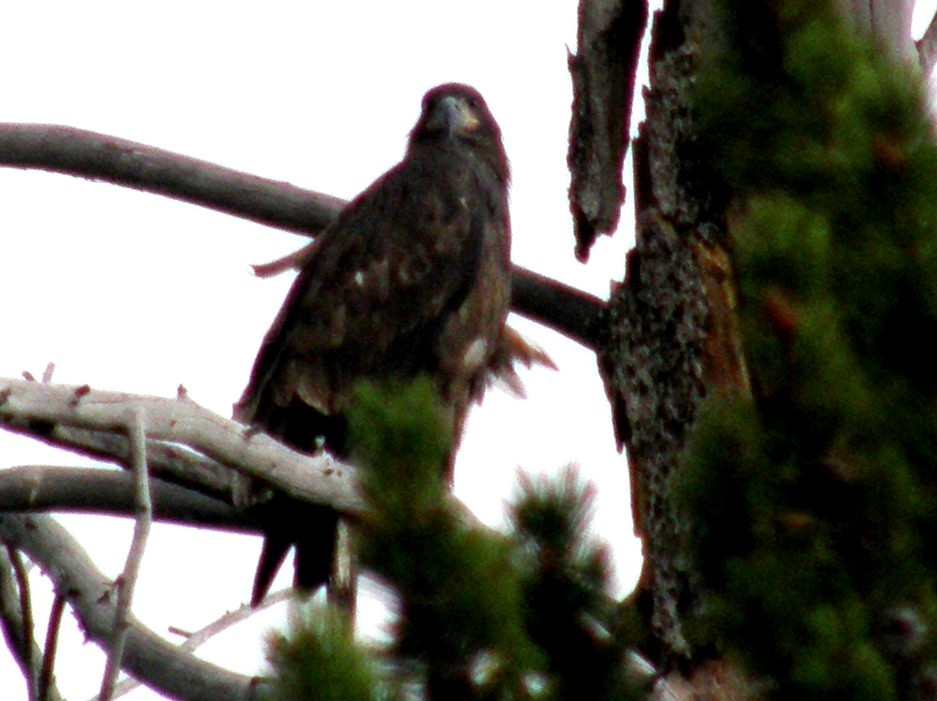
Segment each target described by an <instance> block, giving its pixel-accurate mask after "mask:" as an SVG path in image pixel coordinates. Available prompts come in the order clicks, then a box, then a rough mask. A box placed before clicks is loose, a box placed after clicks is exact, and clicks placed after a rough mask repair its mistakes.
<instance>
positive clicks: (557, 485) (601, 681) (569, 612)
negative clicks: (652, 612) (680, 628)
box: [512, 467, 641, 701]
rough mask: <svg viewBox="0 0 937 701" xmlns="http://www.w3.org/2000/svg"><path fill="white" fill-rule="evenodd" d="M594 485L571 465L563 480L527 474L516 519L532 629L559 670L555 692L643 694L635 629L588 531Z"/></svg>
mask: <svg viewBox="0 0 937 701" xmlns="http://www.w3.org/2000/svg"><path fill="white" fill-rule="evenodd" d="M593 498H594V490H593V489H592V488H591V487H586V486H584V485H582V483H581V482H580V480H579V478H578V475H577V473H576V470H575V469H574V468H573V467H568V468H567V469H566V470H565V472H564V473H563V475H561V477H560V478H559V479H556V480H549V481H548V480H545V479H531V478H527V477H523V476H522V478H521V491H520V494H519V495H518V498H517V499H516V501H515V503H514V505H513V509H512V522H513V525H514V529H515V531H516V532H517V534H518V537H519V539H520V544H521V547H522V549H523V552H524V553H525V555H526V556H527V557H528V558H529V560H530V562H529V563H528V565H527V567H526V568H525V570H526V572H527V577H526V582H525V591H526V602H527V629H528V631H529V633H530V636H531V638H532V640H533V641H534V642H535V643H536V644H537V646H538V647H539V648H540V649H541V650H542V651H543V653H544V655H545V657H546V668H547V669H549V670H550V671H551V673H552V675H553V680H554V682H553V683H554V688H553V689H552V692H553V694H552V698H556V699H594V700H595V701H611V700H612V699H620V700H622V701H625V700H627V699H637V698H641V696H640V695H639V694H638V688H637V687H636V685H635V683H634V680H632V679H628V678H627V675H626V673H625V666H624V665H623V664H622V660H623V659H624V658H625V654H626V650H625V646H626V645H633V644H634V642H635V640H636V632H635V630H634V629H633V628H631V627H630V626H628V625H627V622H624V621H622V620H620V619H619V618H618V617H617V614H616V612H615V610H614V609H613V608H612V606H611V604H610V602H609V600H608V599H607V597H606V596H605V595H604V588H605V583H606V582H607V581H608V574H609V570H608V568H609V564H608V554H607V552H606V551H605V549H604V548H602V547H598V546H596V545H595V544H593V543H592V542H590V539H589V538H588V537H587V528H588V523H589V516H590V510H591V507H592V501H593Z"/></svg>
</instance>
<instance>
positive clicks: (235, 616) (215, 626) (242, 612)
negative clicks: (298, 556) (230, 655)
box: [88, 589, 295, 701]
mask: <svg viewBox="0 0 937 701" xmlns="http://www.w3.org/2000/svg"><path fill="white" fill-rule="evenodd" d="M293 596H295V591H294V590H293V589H281V590H280V591H278V592H274V593H272V594H267V596H265V597H264V598H263V600H262V601H261V602H260V603H259V604H257V606H251V605H250V604H244V605H243V606H239V607H238V608H236V609H235V610H234V611H228V612H226V613H225V614H224V615H223V616H221V617H220V618H218V619H217V620H215V621H212V622H211V623H209V624H208V625H207V626H205V627H204V628H200V629H199V630H197V631H195V632H194V633H182V632H180V631H175V630H172V629H170V630H171V631H172V632H175V633H177V634H178V635H184V636H185V642H183V643H182V644H181V645H180V646H179V649H180V650H185V651H186V652H194V651H195V650H197V649H198V648H199V647H200V646H201V645H203V644H205V643H207V642H208V641H209V640H211V639H212V638H213V637H215V636H216V635H219V634H220V633H223V632H224V631H226V630H228V629H229V628H232V627H233V626H235V625H237V624H238V623H240V622H241V621H246V620H247V619H248V618H250V617H251V616H253V615H254V614H256V613H259V612H261V611H264V610H266V609H268V608H270V607H271V606H275V605H276V604H279V603H280V602H283V601H287V600H289V599H291V598H292V597H293ZM138 686H140V682H138V681H137V680H136V679H132V678H130V677H128V678H126V679H123V680H122V681H121V682H120V683H119V684H118V685H117V687H116V688H115V689H114V696H113V698H115V699H116V698H119V697H121V696H123V695H125V694H129V693H130V692H131V691H133V690H134V689H136V688H137V687H138ZM96 699H97V697H95V698H94V699H89V700H88V701H96Z"/></svg>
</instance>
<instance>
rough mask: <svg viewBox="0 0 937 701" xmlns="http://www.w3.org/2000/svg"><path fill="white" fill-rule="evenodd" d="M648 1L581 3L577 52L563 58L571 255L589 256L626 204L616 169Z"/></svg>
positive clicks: (587, 0) (621, 160)
mask: <svg viewBox="0 0 937 701" xmlns="http://www.w3.org/2000/svg"><path fill="white" fill-rule="evenodd" d="M646 24H647V3H646V2H644V1H641V0H581V2H580V3H579V35H578V46H577V53H576V54H575V55H572V54H570V56H569V72H570V74H571V75H572V79H573V115H572V120H571V122H570V127H569V155H568V158H567V160H568V163H569V170H570V173H571V174H572V182H571V184H570V188H569V207H570V211H571V212H572V214H573V219H574V221H575V235H576V257H577V258H578V259H579V260H581V261H585V260H586V259H587V258H588V257H589V249H590V248H591V247H592V244H593V242H594V241H595V238H596V236H598V235H599V234H610V233H611V232H612V231H613V230H614V229H615V227H616V226H617V224H618V215H619V211H620V210H621V205H622V202H624V199H625V188H624V186H623V185H622V182H621V169H622V164H623V163H624V159H625V152H626V151H627V148H628V131H629V128H630V124H631V102H632V95H633V94H634V82H635V70H636V66H637V62H638V55H639V53H640V49H641V37H642V36H643V35H644V28H645V26H646Z"/></svg>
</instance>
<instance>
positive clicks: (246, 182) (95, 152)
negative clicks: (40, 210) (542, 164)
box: [0, 123, 605, 350]
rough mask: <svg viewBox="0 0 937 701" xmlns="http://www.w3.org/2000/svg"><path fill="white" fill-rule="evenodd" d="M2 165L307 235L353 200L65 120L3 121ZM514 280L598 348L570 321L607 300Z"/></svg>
mask: <svg viewBox="0 0 937 701" xmlns="http://www.w3.org/2000/svg"><path fill="white" fill-rule="evenodd" d="M0 166H10V167H15V168H35V169H39V170H45V171H50V172H55V173H62V174H66V175H76V176H79V177H84V178H91V179H93V180H101V181H104V182H109V183H111V184H113V185H120V186H122V187H129V188H133V189H136V190H141V191H143V192H151V193H154V194H158V195H164V196H166V197H172V198H174V199H178V200H182V201H184V202H189V203H191V204H196V205H199V206H202V207H207V208H209V209H215V210H217V211H220V212H224V213H226V214H231V215H234V216H237V217H241V218H244V219H249V220H250V221H254V222H257V223H259V224H265V225H267V226H272V227H276V228H279V229H284V230H286V231H291V232H294V233H298V234H304V235H306V236H313V235H315V234H317V233H318V232H319V231H321V230H322V229H323V228H324V227H325V226H327V225H328V224H329V222H331V221H332V219H333V218H334V217H335V216H336V215H337V214H338V213H339V212H340V211H341V209H342V207H343V206H344V205H345V204H346V202H345V201H344V200H342V199H340V198H337V197H332V196H329V195H324V194H321V193H316V192H312V191H309V190H304V189H302V188H298V187H296V186H294V185H290V184H289V183H286V182H282V181H277V180H271V179H269V178H260V177H257V176H253V175H248V174H246V173H241V172H239V171H236V170H232V169H230V168H223V167H221V166H218V165H215V164H213V163H208V162H207V161H201V160H198V159H195V158H190V157H188V156H183V155H180V154H176V153H171V152H169V151H164V150H162V149H158V148H154V147H152V146H146V145H144V144H140V143H136V142H133V141H128V140H125V139H118V138H116V137H113V136H107V135H104V134H98V133H95V132H91V131H86V130H83V129H75V128H73V127H65V126H60V125H50V124H9V123H8V124H0ZM514 282H515V291H514V297H513V305H514V308H515V309H516V310H517V311H518V312H520V313H521V314H525V315H528V316H530V317H531V318H533V319H534V320H536V321H538V322H539V323H542V324H545V325H547V326H550V327H552V328H554V329H556V330H557V331H559V332H560V333H563V334H566V335H568V336H569V337H571V338H573V339H574V340H576V341H579V342H580V343H583V344H585V345H586V346H587V347H590V348H592V349H593V350H594V349H595V346H594V345H590V343H589V338H590V336H589V334H585V335H584V334H582V333H581V328H580V327H579V326H577V325H575V324H574V325H573V326H572V327H569V326H567V323H566V322H567V321H568V320H569V319H570V318H573V319H576V318H577V316H578V313H581V312H582V310H583V309H585V308H591V312H592V314H591V316H596V315H597V313H598V312H600V311H601V310H602V309H604V306H605V305H604V303H603V302H601V301H599V300H597V299H595V298H592V297H590V296H588V295H585V294H584V293H581V292H577V291H575V290H573V289H572V288H570V287H568V286H566V285H562V284H561V283H559V282H557V281H555V280H551V279H549V278H547V277H544V276H542V275H535V274H533V273H530V272H529V271H527V270H524V269H523V268H520V267H515V269H514ZM542 299H550V300H552V302H551V303H552V304H553V305H554V306H555V307H556V309H555V310H554V309H553V308H551V307H547V306H545V305H543V304H542V302H541V301H540V300H542ZM530 310H536V311H535V312H533V313H532V312H531V311H530ZM577 310H578V311H577Z"/></svg>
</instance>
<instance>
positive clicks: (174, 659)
mask: <svg viewBox="0 0 937 701" xmlns="http://www.w3.org/2000/svg"><path fill="white" fill-rule="evenodd" d="M0 540H2V541H4V542H5V543H7V544H8V545H9V546H11V547H13V548H17V549H20V550H22V551H23V552H24V553H26V554H27V555H28V556H29V558H30V559H31V560H32V561H33V562H35V563H36V564H37V565H38V566H39V567H40V568H41V569H42V571H43V572H45V573H46V575H47V576H48V577H49V578H50V579H51V580H52V582H53V585H54V586H55V590H56V591H57V592H58V593H59V594H61V595H62V596H64V597H66V598H67V600H68V602H69V603H70V604H71V605H72V608H73V609H74V611H75V614H76V615H77V616H78V619H79V621H80V623H81V626H82V629H83V630H84V631H85V633H86V634H87V635H88V637H89V638H90V639H92V640H93V641H94V642H95V643H97V644H98V645H99V646H101V647H102V648H104V649H108V647H109V646H110V643H111V636H112V633H113V623H114V616H115V612H116V607H115V604H114V601H113V596H112V593H111V586H110V582H109V581H108V580H107V578H106V577H105V576H104V575H103V574H102V573H101V572H100V571H99V570H98V569H97V568H95V567H94V566H93V565H92V564H91V562H90V560H89V559H88V556H87V554H86V553H85V552H84V550H83V549H82V547H81V545H80V544H79V543H78V542H77V541H76V540H74V539H73V538H72V537H71V536H70V535H69V534H68V533H67V532H66V531H65V529H64V528H62V527H61V526H60V525H59V524H57V523H56V522H55V521H54V520H53V519H52V518H51V517H48V516H42V515H31V516H25V515H18V514H10V513H0ZM128 624H129V629H128V632H127V643H126V647H125V650H124V655H123V666H124V668H125V669H127V670H128V671H129V672H130V673H131V674H133V675H134V676H135V677H137V678H139V679H141V680H143V681H144V683H146V684H147V685H148V686H150V687H152V688H154V689H156V690H158V691H159V692H160V693H163V694H166V695H168V696H171V697H173V698H177V699H183V700H186V701H188V700H192V701H195V700H196V699H198V700H199V701H256V699H258V698H259V696H260V694H261V693H262V687H261V685H259V684H257V683H256V680H252V679H251V678H250V677H247V676H245V675H242V674H237V673H235V672H231V671H229V670H225V669H222V668H221V667H218V666H217V665H214V664H211V663H209V662H206V661H204V660H200V659H198V658H197V657H195V656H193V655H191V654H189V653H185V652H182V651H180V650H179V649H178V648H177V647H176V646H174V645H172V644H170V643H168V642H166V641H165V640H163V639H162V638H160V637H159V636H158V635H156V634H155V633H154V632H153V631H151V630H150V629H148V628H146V627H145V626H143V625H142V624H141V623H140V622H139V621H137V620H136V619H135V618H133V617H132V616H131V617H130V618H129V619H128Z"/></svg>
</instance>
